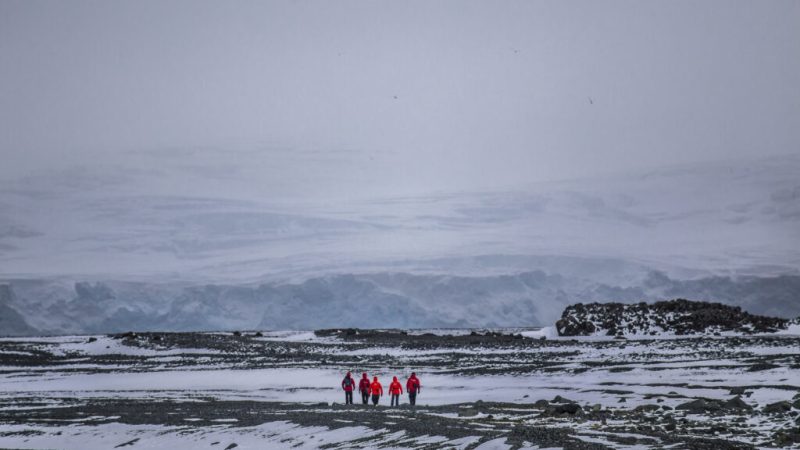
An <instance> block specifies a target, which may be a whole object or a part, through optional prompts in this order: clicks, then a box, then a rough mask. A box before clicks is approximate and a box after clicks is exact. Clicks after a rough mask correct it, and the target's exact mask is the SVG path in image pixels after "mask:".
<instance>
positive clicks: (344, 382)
mask: <svg viewBox="0 0 800 450" xmlns="http://www.w3.org/2000/svg"><path fill="white" fill-rule="evenodd" d="M348 380H350V382H349V383H348V382H347V381H348ZM342 389H344V391H345V392H353V391H354V390H355V389H356V380H354V379H353V377H352V376H351V375H350V372H347V375H345V376H344V379H343V380H342Z"/></svg>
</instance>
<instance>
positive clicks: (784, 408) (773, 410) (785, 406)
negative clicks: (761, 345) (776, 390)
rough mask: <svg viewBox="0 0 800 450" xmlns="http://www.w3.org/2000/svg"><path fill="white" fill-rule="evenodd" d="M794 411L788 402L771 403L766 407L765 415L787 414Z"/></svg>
mask: <svg viewBox="0 0 800 450" xmlns="http://www.w3.org/2000/svg"><path fill="white" fill-rule="evenodd" d="M791 410H792V404H791V403H789V402H787V401H782V402H775V403H770V404H769V405H767V406H765V407H764V413H765V414H780V413H787V412H789V411H791Z"/></svg>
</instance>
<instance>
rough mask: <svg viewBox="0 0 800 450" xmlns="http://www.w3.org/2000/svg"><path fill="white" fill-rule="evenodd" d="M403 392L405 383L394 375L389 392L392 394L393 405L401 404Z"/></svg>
mask: <svg viewBox="0 0 800 450" xmlns="http://www.w3.org/2000/svg"><path fill="white" fill-rule="evenodd" d="M402 393H403V385H402V384H400V382H399V381H397V377H394V379H393V380H392V384H390V385H389V394H391V396H392V405H391V406H400V394H402Z"/></svg>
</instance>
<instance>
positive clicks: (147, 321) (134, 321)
mask: <svg viewBox="0 0 800 450" xmlns="http://www.w3.org/2000/svg"><path fill="white" fill-rule="evenodd" d="M7 283H8V284H6V285H4V286H0V287H2V289H3V290H4V291H3V292H8V293H10V294H9V295H6V296H4V298H3V300H4V303H3V304H0V306H2V307H4V308H7V309H12V308H13V310H15V311H18V312H19V313H20V315H21V317H24V318H25V321H26V322H27V324H29V325H25V326H24V327H22V328H5V327H4V328H3V329H2V334H32V333H34V332H35V331H34V328H35V329H36V330H38V332H40V333H45V334H72V333H107V332H121V331H127V330H174V331H189V330H192V331H195V330H209V331H211V330H234V329H273V330H274V329H318V328H329V327H361V328H435V327H495V326H497V327H500V326H544V325H552V324H553V323H554V322H555V320H556V319H557V318H558V317H559V316H560V314H561V311H562V310H563V309H564V308H565V307H566V306H568V305H569V304H572V303H576V302H592V301H620V302H623V303H634V302H639V301H643V300H646V301H653V300H660V299H665V298H676V297H685V298H692V299H697V300H714V301H721V302H723V303H727V304H731V305H738V306H742V307H743V308H744V309H745V310H747V311H749V312H752V313H755V314H765V315H777V316H782V317H795V316H798V315H800V298H799V297H798V296H797V292H800V276H796V275H785V276H779V277H739V278H730V277H718V276H717V277H706V278H699V279H694V280H675V279H672V278H670V277H668V276H667V275H665V274H663V273H660V272H650V273H648V274H646V275H645V276H644V277H643V278H642V279H641V280H639V282H638V283H635V284H629V285H614V284H607V283H603V282H600V281H596V280H591V279H587V278H578V277H573V276H565V275H561V274H548V273H546V272H544V271H541V270H536V271H529V272H522V273H517V274H512V275H491V276H453V275H430V274H426V275H420V274H409V273H399V272H395V273H368V274H339V275H326V276H322V277H316V278H310V279H307V280H305V281H303V282H297V283H295V282H269V283H261V284H239V285H236V284H197V285H194V284H169V283H166V284H151V283H147V282H131V281H105V282H93V283H89V282H83V281H81V282H77V283H74V284H73V285H71V286H70V285H69V283H68V282H66V281H64V280H10V281H8V282H7Z"/></svg>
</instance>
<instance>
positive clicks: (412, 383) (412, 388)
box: [406, 373, 422, 394]
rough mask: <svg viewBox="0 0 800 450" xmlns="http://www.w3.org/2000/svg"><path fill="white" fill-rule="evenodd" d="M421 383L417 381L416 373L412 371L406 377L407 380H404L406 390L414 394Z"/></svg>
mask: <svg viewBox="0 0 800 450" xmlns="http://www.w3.org/2000/svg"><path fill="white" fill-rule="evenodd" d="M421 387H422V385H421V384H420V382H419V378H417V374H416V373H412V374H411V376H410V377H408V381H406V391H408V393H409V394H416V393H417V392H419V390H420V388H421Z"/></svg>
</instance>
